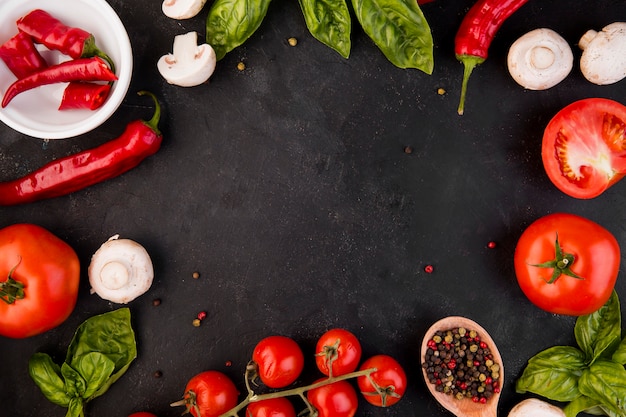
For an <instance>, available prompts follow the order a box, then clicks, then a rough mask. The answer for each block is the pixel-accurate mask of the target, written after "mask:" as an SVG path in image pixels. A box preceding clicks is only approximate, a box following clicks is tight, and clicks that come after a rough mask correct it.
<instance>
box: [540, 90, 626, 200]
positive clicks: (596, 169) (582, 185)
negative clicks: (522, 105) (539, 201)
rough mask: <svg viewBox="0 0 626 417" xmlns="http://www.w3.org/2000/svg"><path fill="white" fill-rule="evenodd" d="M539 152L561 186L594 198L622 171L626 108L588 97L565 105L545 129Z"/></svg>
mask: <svg viewBox="0 0 626 417" xmlns="http://www.w3.org/2000/svg"><path fill="white" fill-rule="evenodd" d="M541 156H542V158H543V166H544V168H545V170H546V173H547V174H548V177H549V178H550V180H551V181H552V182H553V183H554V185H556V187H557V188H558V189H559V190H561V191H563V192H564V193H565V194H567V195H569V196H571V197H575V198H593V197H597V196H598V195H600V194H601V193H602V192H604V191H605V190H606V189H607V188H609V187H610V186H611V185H613V184H615V183H616V182H617V181H619V180H620V179H622V177H623V176H624V175H625V174H626V106H623V105H622V104H620V103H618V102H616V101H612V100H607V99H604V98H589V99H584V100H579V101H576V102H574V103H572V104H570V105H569V106H567V107H565V108H563V109H562V110H561V111H559V112H558V113H557V114H556V116H554V118H552V120H551V121H550V122H549V123H548V126H547V127H546V129H545V131H544V134H543V145H542V150H541Z"/></svg>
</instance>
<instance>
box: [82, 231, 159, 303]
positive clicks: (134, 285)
mask: <svg viewBox="0 0 626 417" xmlns="http://www.w3.org/2000/svg"><path fill="white" fill-rule="evenodd" d="M88 275H89V283H90V284H91V293H92V294H93V293H96V294H98V295H99V296H100V297H101V298H103V299H105V300H109V301H112V302H114V303H120V304H126V303H128V302H130V301H132V300H134V299H135V298H137V297H139V296H140V295H142V294H144V293H145V292H146V291H148V289H150V286H151V285H152V280H153V278H154V270H153V267H152V260H151V259H150V255H148V252H147V251H146V249H145V248H144V247H143V246H141V245H140V244H139V243H137V242H135V241H134V240H130V239H120V238H119V235H115V236H112V237H111V238H109V240H107V241H106V242H105V243H103V244H102V246H100V248H99V249H98V250H97V251H96V253H94V254H93V256H92V257H91V263H90V264H89V270H88Z"/></svg>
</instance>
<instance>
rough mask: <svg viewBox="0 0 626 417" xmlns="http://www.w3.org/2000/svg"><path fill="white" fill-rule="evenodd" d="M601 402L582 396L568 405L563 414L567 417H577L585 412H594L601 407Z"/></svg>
mask: <svg viewBox="0 0 626 417" xmlns="http://www.w3.org/2000/svg"><path fill="white" fill-rule="evenodd" d="M600 404H601V403H600V401H598V400H596V399H593V398H589V397H586V396H584V395H581V396H580V397H578V398H576V399H574V400H573V401H571V402H570V403H568V404H567V405H566V406H565V407H564V408H563V412H564V413H565V416H566V417H576V416H577V415H578V413H581V412H583V411H587V410H592V409H594V408H596V407H598V406H599V405H600Z"/></svg>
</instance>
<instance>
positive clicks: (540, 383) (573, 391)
mask: <svg viewBox="0 0 626 417" xmlns="http://www.w3.org/2000/svg"><path fill="white" fill-rule="evenodd" d="M584 366H585V355H584V353H583V352H581V351H580V350H579V349H576V348H575V347H572V346H553V347H551V348H548V349H546V350H544V351H542V352H539V353H538V354H536V355H535V356H533V357H532V358H530V360H529V361H528V365H527V366H526V368H525V369H524V371H523V373H522V376H521V377H520V378H519V379H518V380H517V382H516V385H515V390H516V391H517V392H518V393H526V392H531V393H534V394H537V395H541V396H543V397H546V398H549V399H551V400H554V401H562V402H568V401H572V400H574V399H575V398H577V397H578V396H579V395H580V393H579V391H578V378H579V377H580V375H581V373H582V369H583V367H584Z"/></svg>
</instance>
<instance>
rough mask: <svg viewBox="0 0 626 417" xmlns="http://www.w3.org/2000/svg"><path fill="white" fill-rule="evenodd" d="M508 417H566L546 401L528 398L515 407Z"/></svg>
mask: <svg viewBox="0 0 626 417" xmlns="http://www.w3.org/2000/svg"><path fill="white" fill-rule="evenodd" d="M508 417H565V412H564V411H563V410H562V409H560V408H559V407H557V406H555V405H552V404H550V403H547V402H545V401H542V400H539V399H537V398H528V399H526V400H523V401H522V402H520V403H518V404H517V405H516V406H515V407H513V408H512V409H511V411H510V412H509V416H508Z"/></svg>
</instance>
